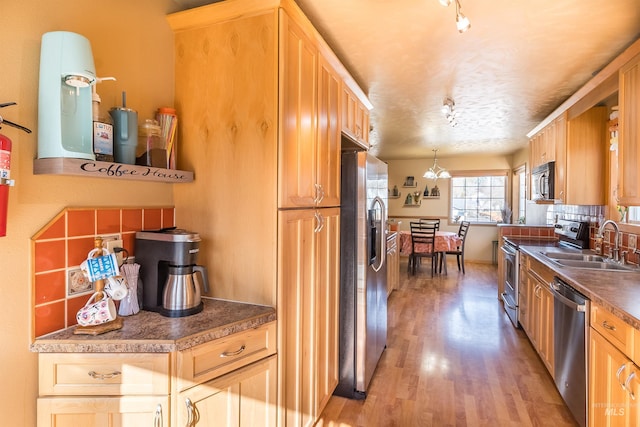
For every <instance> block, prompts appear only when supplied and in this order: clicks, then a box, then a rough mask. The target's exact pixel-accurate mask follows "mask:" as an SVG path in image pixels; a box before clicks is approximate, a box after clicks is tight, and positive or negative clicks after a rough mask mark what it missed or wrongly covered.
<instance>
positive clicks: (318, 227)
mask: <svg viewBox="0 0 640 427" xmlns="http://www.w3.org/2000/svg"><path fill="white" fill-rule="evenodd" d="M314 216H315V217H316V228H315V229H314V230H313V232H314V233H319V232H320V231H321V230H322V229H323V228H324V218H323V216H322V214H321V213H320V212H318V211H316V212H315V213H314Z"/></svg>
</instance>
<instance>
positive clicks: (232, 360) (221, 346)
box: [176, 322, 276, 391]
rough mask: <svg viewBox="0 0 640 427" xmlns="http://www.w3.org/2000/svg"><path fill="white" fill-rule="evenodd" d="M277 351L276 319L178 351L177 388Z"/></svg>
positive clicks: (191, 385) (180, 389)
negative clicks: (257, 326) (254, 327)
mask: <svg viewBox="0 0 640 427" xmlns="http://www.w3.org/2000/svg"><path fill="white" fill-rule="evenodd" d="M275 352H276V323H275V322H271V323H268V324H266V325H262V326H260V327H259V328H256V329H251V330H248V331H243V332H238V333H237V334H233V335H230V336H228V337H225V338H221V339H218V340H215V341H211V342H208V343H206V344H202V345H199V346H196V347H193V348H190V349H188V350H184V351H180V352H178V364H177V365H178V366H177V371H178V372H177V373H176V376H177V381H178V391H182V390H186V389H187V388H189V387H193V386H195V385H197V384H200V383H203V382H205V381H208V380H211V379H213V378H216V377H219V376H220V375H224V374H226V373H227V372H230V371H232V370H234V369H237V368H240V367H242V366H244V365H247V364H249V363H251V362H254V361H256V360H259V359H262V358H264V357H267V356H269V355H271V354H275Z"/></svg>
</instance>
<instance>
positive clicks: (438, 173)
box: [423, 148, 451, 179]
mask: <svg viewBox="0 0 640 427" xmlns="http://www.w3.org/2000/svg"><path fill="white" fill-rule="evenodd" d="M431 151H433V166H431V167H430V168H429V169H428V170H427V171H426V172H425V173H424V175H423V177H424V178H427V179H438V178H444V179H446V178H451V174H450V173H449V172H448V171H447V170H446V169H444V168H441V167H440V166H438V158H437V155H438V149H437V148H434V149H433V150H431Z"/></svg>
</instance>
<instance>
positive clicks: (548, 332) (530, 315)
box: [518, 256, 554, 377]
mask: <svg viewBox="0 0 640 427" xmlns="http://www.w3.org/2000/svg"><path fill="white" fill-rule="evenodd" d="M520 261H521V263H522V268H521V269H520V279H519V280H520V282H519V287H520V289H519V296H518V298H519V306H520V317H519V321H520V324H521V325H522V328H523V329H524V331H525V332H526V334H527V336H528V337H529V340H530V341H531V344H532V345H533V347H534V348H535V350H536V351H537V352H538V355H539V356H540V358H541V359H542V361H543V362H544V364H545V366H546V367H547V370H548V371H549V373H550V374H551V376H552V377H553V375H554V365H553V359H554V358H553V294H552V293H551V289H550V288H549V283H551V282H552V281H553V272H552V271H551V270H549V269H548V268H546V267H545V266H543V265H542V264H541V263H539V262H537V261H536V260H534V259H532V258H530V257H528V256H521V257H520Z"/></svg>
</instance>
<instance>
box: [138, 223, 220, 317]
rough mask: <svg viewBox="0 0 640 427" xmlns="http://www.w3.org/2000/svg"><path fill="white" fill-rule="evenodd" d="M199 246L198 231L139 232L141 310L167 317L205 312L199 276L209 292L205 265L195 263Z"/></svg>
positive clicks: (171, 229) (172, 229)
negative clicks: (203, 310)
mask: <svg viewBox="0 0 640 427" xmlns="http://www.w3.org/2000/svg"><path fill="white" fill-rule="evenodd" d="M199 247H200V236H199V235H198V234H197V233H193V232H190V231H185V230H181V229H177V228H169V229H161V230H152V231H138V232H137V233H136V247H135V255H136V262H137V263H138V264H140V274H139V275H140V279H141V280H142V309H143V310H148V311H156V312H158V313H160V314H162V315H163V316H167V317H184V316H190V315H192V314H196V313H199V312H201V311H202V308H203V304H202V298H201V288H202V285H201V284H200V279H198V274H197V273H200V276H201V277H202V284H203V285H204V291H205V292H208V291H209V281H208V279H207V270H206V268H205V267H202V266H200V265H197V264H196V259H197V256H198V252H199V250H200V249H199Z"/></svg>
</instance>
